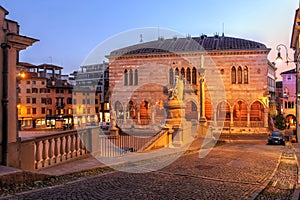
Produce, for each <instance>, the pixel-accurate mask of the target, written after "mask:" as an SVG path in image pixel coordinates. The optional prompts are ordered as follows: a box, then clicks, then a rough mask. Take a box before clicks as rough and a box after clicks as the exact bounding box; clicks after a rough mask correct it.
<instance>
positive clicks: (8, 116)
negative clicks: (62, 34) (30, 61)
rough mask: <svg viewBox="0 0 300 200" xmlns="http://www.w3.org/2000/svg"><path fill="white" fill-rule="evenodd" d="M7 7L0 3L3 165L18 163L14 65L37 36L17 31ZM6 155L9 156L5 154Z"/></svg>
mask: <svg viewBox="0 0 300 200" xmlns="http://www.w3.org/2000/svg"><path fill="white" fill-rule="evenodd" d="M6 15H8V11H7V10H5V9H4V8H3V7H1V6H0V27H1V29H0V44H1V48H0V63H2V65H1V67H0V74H1V76H0V86H1V90H0V96H1V98H2V106H1V107H0V113H1V115H0V130H1V134H0V146H1V148H0V151H1V154H0V160H1V163H2V165H9V166H17V165H18V162H19V160H18V153H17V152H16V149H17V145H18V143H17V138H18V133H17V120H16V116H17V109H16V105H17V98H16V93H17V92H16V88H17V85H16V65H17V63H18V59H19V52H20V51H22V50H24V49H26V48H27V47H29V46H31V45H32V44H33V43H34V42H36V41H38V40H36V39H33V38H30V37H26V36H23V35H20V26H19V24H18V23H17V22H15V21H12V20H9V19H6ZM8 155H9V156H8Z"/></svg>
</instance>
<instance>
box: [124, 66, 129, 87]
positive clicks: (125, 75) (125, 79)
mask: <svg viewBox="0 0 300 200" xmlns="http://www.w3.org/2000/svg"><path fill="white" fill-rule="evenodd" d="M124 85H128V70H127V69H125V70H124Z"/></svg>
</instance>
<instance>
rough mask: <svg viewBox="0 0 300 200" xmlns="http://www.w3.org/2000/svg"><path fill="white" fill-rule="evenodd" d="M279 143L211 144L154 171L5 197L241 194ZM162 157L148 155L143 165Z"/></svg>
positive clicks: (256, 183) (265, 172) (262, 172)
mask: <svg viewBox="0 0 300 200" xmlns="http://www.w3.org/2000/svg"><path fill="white" fill-rule="evenodd" d="M283 148H284V147H282V146H269V145H266V144H265V141H264V142H261V143H259V144H248V143H236V142H232V143H229V144H225V145H222V146H218V147H216V148H214V149H213V150H212V151H211V152H210V154H209V155H208V156H207V157H205V158H201V159H200V158H199V155H198V153H197V152H196V153H190V154H187V155H184V156H182V157H181V158H180V159H178V160H177V161H175V162H174V163H172V164H171V165H169V166H167V167H165V168H163V169H161V170H158V171H154V172H148V173H126V172H121V171H115V172H113V173H108V174H103V175H98V176H94V177H90V178H85V179H80V180H76V181H73V182H69V183H66V184H63V185H59V186H54V187H48V188H43V189H38V190H34V191H29V192H25V193H22V194H16V195H15V196H11V197H9V198H8V197H7V198H8V199H247V198H249V197H250V196H251V194H252V193H253V192H255V191H257V190H258V189H259V188H260V187H261V185H262V184H263V183H265V182H266V181H267V179H268V178H269V177H270V176H271V174H272V173H273V171H274V169H275V168H276V166H277V164H278V159H279V157H280V155H281V152H282V150H283ZM168 159H169V158H168V157H165V158H159V159H158V160H155V159H154V160H151V162H150V161H149V163H147V162H146V163H145V164H144V165H143V168H148V167H150V165H151V166H152V165H155V164H156V162H158V161H159V162H164V161H166V162H167V161H168ZM132 167H135V165H134V164H132ZM136 170H137V171H138V170H139V169H138V168H137V169H136Z"/></svg>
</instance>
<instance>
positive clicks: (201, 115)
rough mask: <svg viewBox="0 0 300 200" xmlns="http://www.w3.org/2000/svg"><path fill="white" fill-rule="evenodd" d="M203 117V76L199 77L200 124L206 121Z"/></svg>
mask: <svg viewBox="0 0 300 200" xmlns="http://www.w3.org/2000/svg"><path fill="white" fill-rule="evenodd" d="M206 121H207V120H206V117H205V88H204V77H202V78H200V119H199V122H200V123H201V124H205V123H206Z"/></svg>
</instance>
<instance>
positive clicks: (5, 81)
mask: <svg viewBox="0 0 300 200" xmlns="http://www.w3.org/2000/svg"><path fill="white" fill-rule="evenodd" d="M1 48H2V52H3V71H2V78H3V83H2V86H3V87H2V92H3V93H2V114H3V115H2V165H4V166H7V149H8V148H7V147H8V48H10V46H9V45H8V44H7V43H2V44H1Z"/></svg>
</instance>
